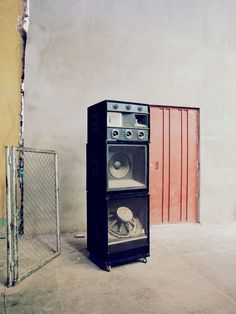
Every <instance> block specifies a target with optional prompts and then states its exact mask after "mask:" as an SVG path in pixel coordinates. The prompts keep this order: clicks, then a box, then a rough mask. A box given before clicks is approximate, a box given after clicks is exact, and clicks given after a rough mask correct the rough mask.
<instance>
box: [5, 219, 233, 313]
mask: <svg viewBox="0 0 236 314" xmlns="http://www.w3.org/2000/svg"><path fill="white" fill-rule="evenodd" d="M151 238H152V241H151V244H152V247H151V257H150V258H149V259H148V263H147V264H144V263H141V262H136V263H132V264H129V265H124V266H119V267H114V268H112V271H111V273H108V272H105V271H102V270H100V269H99V268H97V266H95V265H94V264H93V263H92V262H90V260H89V259H88V258H87V251H86V241H85V239H75V238H74V237H73V235H65V236H64V237H63V240H62V255H61V256H60V257H58V258H56V259H55V260H53V261H52V262H50V263H49V264H48V265H46V266H45V267H44V268H42V269H41V270H39V271H37V272H36V273H34V274H33V275H31V277H29V278H27V279H25V280H24V281H22V282H21V283H20V284H19V285H18V286H16V287H14V288H4V286H3V285H0V292H1V299H0V313H5V312H6V313H17V314H21V313H22V314H28V313H30V314H31V313H32V314H33V313H66V314H67V313H68V314H73V313H75V314H76V313H78V314H83V313H86V314H95V313H96V314H97V313H99V314H101V313H104V314H105V313H106V314H113V313H114V314H115V313H117V314H118V313H119V314H121V313H122V314H132V313H135V314H139V313H145V314H149V313H150V314H153V313H158V314H161V313H175V314H176V313H177V314H178V313H189V314H190V313H192V314H193V313H196V314H200V313H201V314H203V313H214V314H215V313H220V314H222V313H232V314H235V313H236V224H232V225H226V226H209V225H208V226H207V225H204V226H201V225H179V226H162V227H154V228H153V229H152V237H151ZM1 244H2V243H1Z"/></svg>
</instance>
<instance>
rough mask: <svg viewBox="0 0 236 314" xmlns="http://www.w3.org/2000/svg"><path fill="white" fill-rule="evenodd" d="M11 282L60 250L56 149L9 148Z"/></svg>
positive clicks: (21, 277)
mask: <svg viewBox="0 0 236 314" xmlns="http://www.w3.org/2000/svg"><path fill="white" fill-rule="evenodd" d="M7 154H8V155H9V156H10V160H9V157H8V159H7V160H8V165H7V166H8V168H9V170H8V177H9V180H8V182H9V183H10V184H8V206H7V208H8V220H11V222H10V223H8V229H10V230H8V232H7V234H8V238H10V240H8V242H9V245H8V247H9V254H8V259H9V263H8V274H9V276H8V277H9V280H8V285H9V286H11V285H14V284H15V283H16V282H18V281H20V280H21V279H23V278H25V277H26V276H28V275H29V274H31V273H32V272H33V271H35V270H36V269H38V268H39V267H41V266H43V265H44V264H45V263H47V262H48V261H49V260H51V259H52V258H54V257H55V256H57V255H58V254H59V252H60V240H59V216H58V173H57V172H58V171H57V155H56V153H55V152H54V151H42V150H33V149H29V148H8V151H7Z"/></svg>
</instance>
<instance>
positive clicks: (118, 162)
mask: <svg viewBox="0 0 236 314" xmlns="http://www.w3.org/2000/svg"><path fill="white" fill-rule="evenodd" d="M108 169H109V172H110V174H111V176H112V177H113V178H116V179H122V178H124V177H125V176H127V174H128V173H129V171H130V169H131V162H130V158H129V156H128V155H127V154H124V153H115V154H113V155H112V156H111V158H110V160H109V165H108Z"/></svg>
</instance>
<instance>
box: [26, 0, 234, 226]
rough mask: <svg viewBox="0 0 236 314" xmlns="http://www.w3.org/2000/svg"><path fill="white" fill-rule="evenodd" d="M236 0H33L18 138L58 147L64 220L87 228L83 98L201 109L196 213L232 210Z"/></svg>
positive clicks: (206, 216) (227, 215)
mask: <svg viewBox="0 0 236 314" xmlns="http://www.w3.org/2000/svg"><path fill="white" fill-rule="evenodd" d="M235 12H236V2H235V1H234V0H225V1H222V0H209V1H205V0H193V1H189V0H179V1H173V0H165V1H162V0H150V1H144V0H138V1H137V0H129V1H128V0H121V1H110V0H93V1H85V0H69V1H64V0H57V1H54V0H48V1H41V0H34V1H32V3H31V25H30V28H29V36H28V45H27V52H26V53H27V56H26V85H25V87H26V90H25V97H26V98H25V101H26V108H25V143H26V145H27V146H33V147H41V148H52V149H56V150H57V152H58V154H59V171H60V210H61V225H62V230H64V231H68V230H70V231H71V230H84V229H85V226H86V205H85V198H86V194H85V143H86V109H87V106H89V105H91V104H93V103H95V102H98V101H100V100H102V99H118V100H130V101H137V102H147V103H159V104H178V105H179V104H180V105H181V104H183V105H188V106H199V107H200V109H201V138H200V142H201V161H200V162H201V205H200V206H201V212H200V217H201V222H203V223H204V222H209V223H221V222H231V221H233V220H234V221H235V220H236V197H235V188H236V166H235V165H236V164H235V160H236V150H235V147H236V143H235V138H236V128H235V121H236V106H235V103H236V93H235V90H236V57H235V55H236V36H235V29H236V19H235Z"/></svg>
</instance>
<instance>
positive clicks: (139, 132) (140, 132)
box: [138, 131, 145, 140]
mask: <svg viewBox="0 0 236 314" xmlns="http://www.w3.org/2000/svg"><path fill="white" fill-rule="evenodd" d="M138 137H139V139H140V140H143V139H144V137H145V133H144V131H138Z"/></svg>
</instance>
